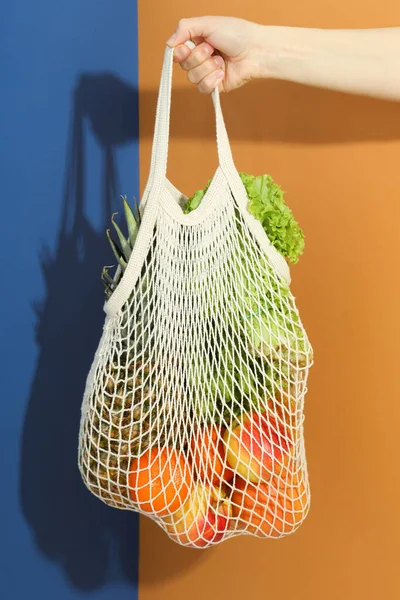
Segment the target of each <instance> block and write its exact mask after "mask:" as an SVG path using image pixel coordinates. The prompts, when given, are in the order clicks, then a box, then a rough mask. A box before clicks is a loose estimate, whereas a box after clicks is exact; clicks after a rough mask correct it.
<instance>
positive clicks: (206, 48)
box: [203, 42, 214, 56]
mask: <svg viewBox="0 0 400 600" xmlns="http://www.w3.org/2000/svg"><path fill="white" fill-rule="evenodd" d="M203 50H204V53H205V54H209V55H210V56H211V54H212V53H213V52H214V48H213V47H212V46H211V45H210V44H207V42H205V43H204V46H203Z"/></svg>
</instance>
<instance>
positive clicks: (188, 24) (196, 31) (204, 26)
mask: <svg viewBox="0 0 400 600" xmlns="http://www.w3.org/2000/svg"><path fill="white" fill-rule="evenodd" d="M211 31H212V30H211V19H210V18H209V17H197V18H193V19H181V20H180V21H179V23H178V27H177V28H176V30H175V33H174V34H173V35H172V36H171V37H170V38H169V40H168V41H167V45H168V46H170V48H175V46H178V45H179V44H184V43H185V42H187V41H188V40H192V42H194V43H195V44H197V43H199V42H200V41H203V40H206V39H207V36H208V35H210V34H211Z"/></svg>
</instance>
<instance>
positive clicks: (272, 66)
mask: <svg viewBox="0 0 400 600" xmlns="http://www.w3.org/2000/svg"><path fill="white" fill-rule="evenodd" d="M298 31H299V30H298V29H296V28H294V27H279V26H270V25H262V26H261V30H260V41H259V52H260V55H259V73H258V77H260V78H268V79H285V78H286V77H285V71H286V69H285V65H286V67H287V63H288V60H291V61H293V60H296V52H295V48H296V46H298V44H299V40H297V41H296V39H295V38H296V33H297V32H298ZM297 37H298V35H297ZM299 58H300V57H298V59H297V60H299Z"/></svg>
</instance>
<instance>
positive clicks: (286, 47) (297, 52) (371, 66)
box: [261, 26, 400, 100]
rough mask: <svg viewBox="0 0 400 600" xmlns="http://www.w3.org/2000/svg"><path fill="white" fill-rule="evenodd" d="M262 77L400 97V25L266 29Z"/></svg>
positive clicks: (379, 95)
mask: <svg viewBox="0 0 400 600" xmlns="http://www.w3.org/2000/svg"><path fill="white" fill-rule="evenodd" d="M262 38H263V45H264V50H265V52H264V57H265V58H264V61H263V64H262V69H261V76H265V77H273V78H276V79H282V80H286V81H292V82H296V83H301V84H305V85H312V86H318V87H323V88H328V89H332V90H337V91H343V92H349V93H352V94H364V95H369V96H374V97H378V98H384V99H388V100H400V27H397V28H396V27H395V28H387V29H370V30H355V31H354V30H321V29H302V28H292V27H268V26H267V27H263V33H262Z"/></svg>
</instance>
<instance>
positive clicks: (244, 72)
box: [167, 17, 266, 93]
mask: <svg viewBox="0 0 400 600" xmlns="http://www.w3.org/2000/svg"><path fill="white" fill-rule="evenodd" d="M263 30H264V28H263V26H262V25H258V24H257V23H251V22H250V21H245V20H243V19H236V18H233V17H198V18H195V19H182V20H181V21H179V24H178V28H177V30H176V32H175V34H174V35H173V36H172V37H171V38H170V39H169V40H168V42H167V44H168V45H169V46H170V47H173V48H175V51H174V60H175V61H176V62H178V63H179V64H180V65H181V67H182V68H183V69H184V70H185V71H187V73H188V75H187V76H188V79H189V81H190V82H191V83H194V84H196V85H197V87H198V89H199V91H200V92H203V93H210V92H212V91H213V89H214V88H215V87H217V85H219V88H220V90H221V91H225V92H229V91H231V90H233V89H236V88H238V87H240V86H242V85H244V84H245V83H247V82H248V81H250V80H251V79H254V78H258V77H263V76H265V74H264V73H263V70H264V69H263V64H264V63H265V57H266V52H265V48H264V44H263ZM188 40H192V42H194V43H195V44H196V48H194V49H193V50H191V49H190V48H189V47H188V46H186V44H185V42H187V41H188Z"/></svg>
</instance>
